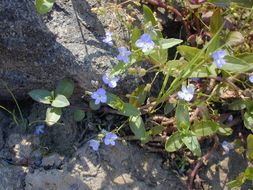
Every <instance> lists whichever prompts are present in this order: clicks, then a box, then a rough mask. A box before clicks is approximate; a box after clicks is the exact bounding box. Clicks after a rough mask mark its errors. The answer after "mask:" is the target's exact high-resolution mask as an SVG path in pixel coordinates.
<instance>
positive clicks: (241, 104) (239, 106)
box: [228, 99, 246, 111]
mask: <svg viewBox="0 0 253 190" xmlns="http://www.w3.org/2000/svg"><path fill="white" fill-rule="evenodd" d="M245 108H246V102H245V101H244V100H241V99H239V100H234V101H233V102H231V103H230V104H229V105H228V109H229V110H233V111H239V110H243V109H245Z"/></svg>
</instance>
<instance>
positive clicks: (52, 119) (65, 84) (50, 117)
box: [29, 79, 85, 126]
mask: <svg viewBox="0 0 253 190" xmlns="http://www.w3.org/2000/svg"><path fill="white" fill-rule="evenodd" d="M73 91H74V82H73V81H72V80H69V79H63V80H61V81H60V82H59V83H58V85H57V87H56V89H55V90H54V91H51V92H50V91H48V90H45V89H35V90H32V91H30V92H29V96H30V97H31V98H32V99H33V100H35V101H37V102H39V103H42V104H46V105H50V107H48V108H47V112H46V118H45V122H46V123H47V125H49V126H51V125H54V124H56V123H57V122H58V121H59V120H60V118H61V115H62V108H65V107H68V106H69V105H70V102H69V100H68V98H70V97H71V95H72V94H73ZM84 117H85V112H84V111H83V110H81V109H75V110H74V119H75V121H77V122H78V121H81V120H82V119H83V118H84Z"/></svg>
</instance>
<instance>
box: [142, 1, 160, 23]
mask: <svg viewBox="0 0 253 190" xmlns="http://www.w3.org/2000/svg"><path fill="white" fill-rule="evenodd" d="M143 13H144V22H145V23H148V22H151V23H152V25H153V26H156V25H158V22H157V21H156V18H155V16H154V14H153V12H152V10H151V9H150V8H149V7H148V6H146V5H143Z"/></svg>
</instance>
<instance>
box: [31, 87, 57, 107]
mask: <svg viewBox="0 0 253 190" xmlns="http://www.w3.org/2000/svg"><path fill="white" fill-rule="evenodd" d="M28 94H29V96H31V98H32V99H33V100H35V101H37V102H40V103H43V104H51V100H52V97H51V92H49V91H48V90H43V89H37V90H32V91H30V92H29V93H28Z"/></svg>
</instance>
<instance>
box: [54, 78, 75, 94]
mask: <svg viewBox="0 0 253 190" xmlns="http://www.w3.org/2000/svg"><path fill="white" fill-rule="evenodd" d="M73 91H74V82H73V81H72V80H69V79H63V80H61V81H60V82H59V83H58V85H57V87H56V90H55V92H56V94H62V95H64V96H65V97H67V98H69V97H70V96H71V95H72V94H73Z"/></svg>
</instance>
